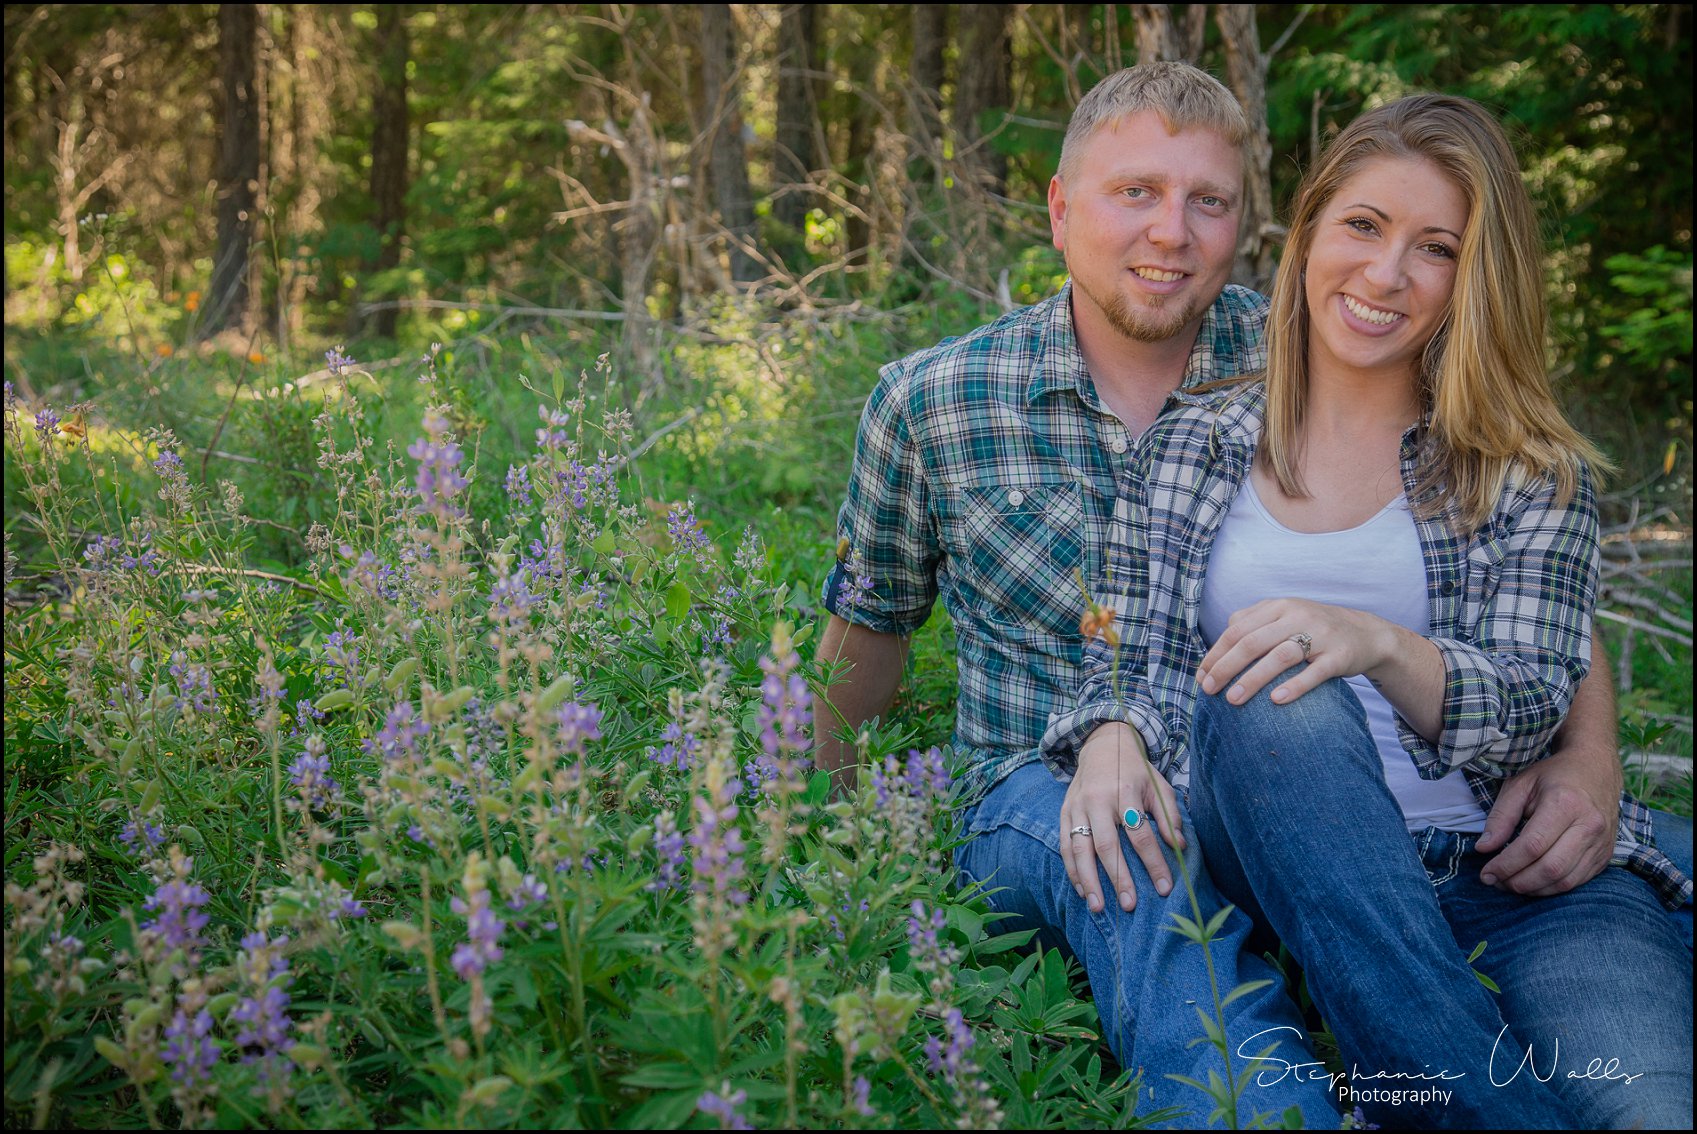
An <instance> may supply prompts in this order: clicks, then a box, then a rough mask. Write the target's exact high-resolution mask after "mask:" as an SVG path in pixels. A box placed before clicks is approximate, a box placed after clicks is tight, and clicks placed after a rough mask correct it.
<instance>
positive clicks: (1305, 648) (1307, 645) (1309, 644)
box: [1290, 634, 1314, 661]
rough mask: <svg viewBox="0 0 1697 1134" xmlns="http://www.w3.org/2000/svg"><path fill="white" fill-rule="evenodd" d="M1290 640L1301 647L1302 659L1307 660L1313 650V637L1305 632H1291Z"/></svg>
mask: <svg viewBox="0 0 1697 1134" xmlns="http://www.w3.org/2000/svg"><path fill="white" fill-rule="evenodd" d="M1290 640H1291V641H1293V642H1295V643H1296V644H1297V645H1299V646H1301V647H1302V660H1303V661H1307V660H1308V655H1309V654H1310V653H1312V652H1313V650H1314V639H1312V638H1310V637H1309V636H1308V635H1306V634H1292V635H1291V636H1290Z"/></svg>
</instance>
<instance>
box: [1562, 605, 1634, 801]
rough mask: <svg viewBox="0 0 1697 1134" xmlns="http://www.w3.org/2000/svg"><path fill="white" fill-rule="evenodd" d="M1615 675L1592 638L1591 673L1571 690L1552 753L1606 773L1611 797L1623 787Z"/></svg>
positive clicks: (1593, 637) (1599, 641)
mask: <svg viewBox="0 0 1697 1134" xmlns="http://www.w3.org/2000/svg"><path fill="white" fill-rule="evenodd" d="M1615 713H1616V706H1615V685H1614V672H1613V670H1612V668H1611V667H1610V665H1609V655H1608V654H1607V653H1606V652H1605V651H1604V650H1603V643H1602V640H1601V639H1600V638H1597V637H1596V636H1594V635H1593V636H1592V638H1591V672H1590V673H1589V674H1587V675H1586V677H1585V680H1584V681H1581V682H1580V683H1579V688H1578V689H1577V690H1575V691H1574V694H1573V704H1572V706H1571V707H1569V709H1568V712H1567V720H1565V721H1563V722H1562V726H1561V731H1560V732H1559V733H1557V734H1556V743H1555V750H1556V752H1557V753H1558V754H1559V755H1562V756H1564V757H1568V758H1577V759H1582V760H1584V762H1585V763H1586V764H1587V765H1589V766H1591V768H1592V769H1593V770H1594V771H1595V772H1596V773H1598V774H1602V773H1605V772H1606V773H1607V775H1608V776H1609V777H1610V778H1611V781H1612V782H1613V784H1614V791H1613V794H1614V795H1617V796H1618V795H1619V794H1620V790H1621V788H1622V787H1623V786H1624V779H1623V776H1622V773H1621V769H1620V726H1619V721H1618V719H1617V718H1616V716H1615Z"/></svg>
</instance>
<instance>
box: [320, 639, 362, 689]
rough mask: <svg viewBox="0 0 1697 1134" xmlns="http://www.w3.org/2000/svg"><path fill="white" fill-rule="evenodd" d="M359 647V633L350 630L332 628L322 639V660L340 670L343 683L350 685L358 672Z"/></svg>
mask: <svg viewBox="0 0 1697 1134" xmlns="http://www.w3.org/2000/svg"><path fill="white" fill-rule="evenodd" d="M359 647H360V642H359V635H358V634H357V633H355V632H354V631H352V630H339V629H338V630H333V631H331V632H330V634H329V635H328V636H327V637H326V638H325V639H324V660H325V661H326V662H327V663H328V664H329V665H331V666H332V667H333V668H335V669H339V670H341V671H342V672H341V676H340V678H339V680H340V681H341V683H342V684H343V685H352V684H353V683H354V681H355V679H356V678H357V676H358V674H359V668H360V665H359V663H360V648H359Z"/></svg>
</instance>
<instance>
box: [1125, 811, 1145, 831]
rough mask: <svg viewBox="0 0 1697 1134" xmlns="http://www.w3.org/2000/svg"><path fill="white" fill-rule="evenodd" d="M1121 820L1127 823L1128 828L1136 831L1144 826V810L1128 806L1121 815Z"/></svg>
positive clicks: (1126, 827)
mask: <svg viewBox="0 0 1697 1134" xmlns="http://www.w3.org/2000/svg"><path fill="white" fill-rule="evenodd" d="M1120 822H1121V823H1124V824H1125V829H1126V830H1128V831H1135V830H1137V829H1138V828H1139V827H1141V826H1143V812H1141V811H1139V810H1138V809H1137V808H1135V807H1128V808H1126V809H1125V814H1124V815H1122V816H1120Z"/></svg>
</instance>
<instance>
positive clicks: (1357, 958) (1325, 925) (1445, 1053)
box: [1190, 680, 1692, 1129]
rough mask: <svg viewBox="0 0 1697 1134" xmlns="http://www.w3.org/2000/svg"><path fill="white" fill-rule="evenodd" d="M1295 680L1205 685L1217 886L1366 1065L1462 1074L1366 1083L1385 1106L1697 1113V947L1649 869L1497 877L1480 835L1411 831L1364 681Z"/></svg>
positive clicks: (1575, 1113) (1354, 1059)
mask: <svg viewBox="0 0 1697 1134" xmlns="http://www.w3.org/2000/svg"><path fill="white" fill-rule="evenodd" d="M1277 684H1278V682H1277V681H1276V680H1275V681H1273V682H1270V683H1269V684H1268V685H1267V686H1266V687H1265V688H1264V689H1263V690H1262V691H1261V693H1260V694H1258V695H1257V696H1256V697H1255V698H1253V699H1252V700H1251V701H1250V702H1249V703H1248V704H1246V705H1244V706H1242V707H1233V706H1231V705H1229V704H1227V703H1226V702H1225V701H1224V700H1223V699H1222V698H1219V697H1206V696H1204V697H1200V698H1199V699H1198V702H1197V708H1196V715H1195V718H1194V720H1193V722H1192V741H1193V744H1192V753H1193V755H1192V773H1193V780H1192V783H1191V793H1190V806H1191V811H1192V814H1193V815H1194V817H1195V822H1196V825H1197V829H1198V831H1199V832H1200V837H1201V839H1202V845H1203V846H1204V847H1205V848H1206V849H1207V854H1208V864H1209V868H1210V870H1211V872H1212V873H1213V875H1214V878H1215V881H1216V882H1217V883H1218V885H1219V888H1220V891H1221V892H1222V893H1223V894H1224V895H1225V896H1226V898H1227V899H1228V900H1231V901H1234V902H1237V903H1238V904H1239V905H1241V906H1242V907H1243V908H1244V909H1245V910H1246V911H1247V912H1249V913H1251V915H1252V916H1254V917H1256V918H1258V919H1259V918H1264V919H1265V921H1266V923H1267V924H1269V925H1270V926H1271V928H1272V929H1273V931H1274V932H1276V933H1277V934H1278V936H1279V938H1280V939H1281V940H1282V941H1284V943H1285V944H1286V945H1287V946H1288V947H1289V948H1290V950H1291V952H1292V954H1293V955H1294V956H1295V957H1296V959H1297V961H1298V962H1299V963H1300V964H1301V965H1302V966H1303V968H1304V969H1305V971H1306V973H1307V977H1308V986H1309V989H1310V991H1311V992H1312V993H1313V994H1314V999H1315V1001H1316V1003H1317V1004H1318V1005H1319V1007H1320V1010H1321V1011H1322V1012H1323V1013H1324V1015H1325V1018H1326V1020H1327V1022H1328V1023H1329V1024H1330V1026H1331V1028H1332V1031H1333V1033H1334V1034H1335V1035H1336V1036H1337V1039H1338V1044H1339V1048H1340V1050H1341V1051H1342V1053H1343V1056H1344V1059H1345V1063H1346V1067H1347V1069H1349V1070H1351V1071H1353V1072H1354V1074H1355V1075H1356V1078H1355V1079H1354V1081H1353V1083H1352V1086H1353V1087H1354V1088H1355V1089H1356V1090H1357V1091H1383V1090H1385V1089H1387V1088H1409V1087H1421V1086H1430V1087H1437V1088H1441V1089H1444V1090H1450V1091H1453V1092H1454V1093H1453V1095H1452V1096H1451V1097H1450V1098H1449V1100H1448V1101H1447V1103H1446V1102H1444V1101H1442V1100H1439V1101H1437V1102H1428V1103H1425V1104H1413V1105H1411V1104H1409V1103H1407V1102H1402V1103H1400V1104H1393V1105H1387V1104H1385V1103H1382V1102H1376V1101H1374V1100H1375V1099H1376V1098H1378V1097H1381V1096H1377V1095H1369V1096H1365V1097H1363V1098H1361V1099H1360V1101H1361V1102H1362V1105H1363V1109H1364V1110H1365V1112H1366V1113H1367V1115H1368V1116H1369V1117H1370V1118H1373V1119H1374V1120H1375V1121H1378V1122H1382V1123H1383V1124H1385V1125H1387V1126H1389V1125H1393V1124H1394V1125H1398V1126H1406V1125H1420V1126H1434V1125H1436V1126H1526V1127H1529V1128H1539V1127H1549V1126H1568V1127H1572V1126H1580V1127H1623V1126H1646V1127H1669V1126H1671V1127H1676V1128H1682V1129H1683V1128H1687V1123H1689V1122H1690V1119H1691V1106H1692V1094H1691V1027H1692V1012H1691V955H1690V953H1689V952H1688V951H1687V949H1686V948H1685V946H1684V945H1683V944H1682V943H1681V941H1680V940H1679V935H1678V932H1677V931H1676V929H1675V928H1674V923H1673V921H1672V919H1670V918H1669V917H1668V916H1667V914H1666V912H1665V911H1664V910H1663V909H1662V906H1661V904H1660V902H1659V901H1657V899H1656V897H1655V895H1654V893H1653V892H1652V890H1651V889H1650V887H1649V885H1648V883H1646V882H1645V881H1644V880H1643V879H1641V878H1639V877H1638V876H1636V875H1634V874H1631V873H1629V872H1627V871H1625V870H1622V869H1619V868H1617V867H1610V868H1608V869H1607V870H1605V871H1604V872H1603V873H1602V874H1601V875H1599V876H1598V877H1597V878H1595V879H1593V880H1592V881H1590V882H1588V883H1586V884H1585V885H1584V886H1581V887H1579V888H1578V889H1576V890H1573V891H1571V892H1569V893H1567V894H1563V895H1560V896H1558V897H1554V898H1522V897H1520V896H1518V895H1514V894H1505V893H1502V892H1500V891H1497V890H1495V889H1493V888H1491V887H1489V886H1486V885H1484V883H1482V882H1480V881H1479V871H1480V869H1481V867H1482V866H1483V865H1484V862H1485V860H1486V856H1483V855H1479V854H1477V853H1474V852H1473V850H1472V845H1473V841H1474V837H1473V836H1463V835H1457V834H1454V833H1452V832H1443V831H1436V830H1430V829H1429V830H1427V831H1425V832H1422V833H1421V834H1420V835H1418V836H1416V837H1413V838H1411V837H1410V836H1409V834H1408V831H1407V828H1406V826H1405V825H1404V822H1403V817H1402V812H1401V809H1400V808H1399V807H1398V806H1397V802H1396V800H1395V798H1394V797H1393V796H1392V795H1391V793H1390V791H1389V789H1388V788H1387V787H1386V786H1385V780H1384V770H1383V765H1382V763H1381V762H1380V758H1379V754H1378V751H1377V749H1376V748H1375V746H1374V744H1373V740H1372V737H1371V736H1370V735H1369V733H1368V731H1367V725H1366V719H1365V716H1364V714H1363V713H1362V710H1361V703H1360V702H1359V701H1358V700H1357V699H1356V698H1355V695H1354V694H1353V693H1351V692H1350V691H1349V688H1348V686H1346V685H1345V684H1344V683H1343V682H1341V681H1338V680H1332V681H1328V682H1326V683H1325V684H1323V685H1322V686H1320V687H1319V688H1318V689H1315V690H1313V691H1311V692H1309V693H1307V694H1305V695H1304V696H1303V697H1302V698H1300V699H1299V700H1297V701H1295V702H1293V703H1291V704H1289V705H1284V706H1275V705H1273V704H1272V702H1271V701H1270V700H1268V698H1267V693H1268V691H1270V690H1271V689H1272V688H1274V687H1275V686H1276V685H1277ZM1481 942H1483V943H1484V944H1485V949H1484V951H1483V952H1482V953H1481V954H1480V955H1479V957H1478V959H1477V960H1476V961H1474V962H1473V967H1476V968H1477V969H1478V970H1479V971H1480V972H1483V973H1485V974H1486V975H1487V976H1489V977H1491V978H1492V979H1493V980H1494V981H1495V982H1496V984H1497V985H1498V986H1500V988H1501V989H1502V992H1501V994H1500V995H1498V994H1494V993H1491V992H1488V991H1486V989H1485V988H1484V986H1483V985H1482V984H1480V982H1479V981H1478V979H1477V978H1476V977H1475V976H1474V973H1473V972H1472V971H1471V968H1470V966H1469V964H1468V961H1467V958H1468V956H1469V954H1470V953H1471V952H1472V951H1473V949H1474V948H1475V946H1477V945H1479V944H1480V943H1481ZM1558 1045H1559V1046H1558ZM1528 1047H1530V1051H1529V1052H1528V1051H1527V1048H1528ZM1523 1061H1524V1065H1523ZM1552 1069H1553V1073H1552ZM1375 1075H1393V1076H1399V1077H1398V1078H1385V1079H1380V1078H1374V1076H1375ZM1629 1077H1630V1078H1629ZM1440 1079H1441V1081H1440ZM1544 1083H1547V1084H1548V1086H1547V1087H1546V1086H1545V1085H1544ZM1558 1096H1559V1097H1558ZM1405 1098H1406V1096H1405ZM1345 1101H1346V1102H1347V1101H1348V1100H1347V1099H1346V1100H1345Z"/></svg>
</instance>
